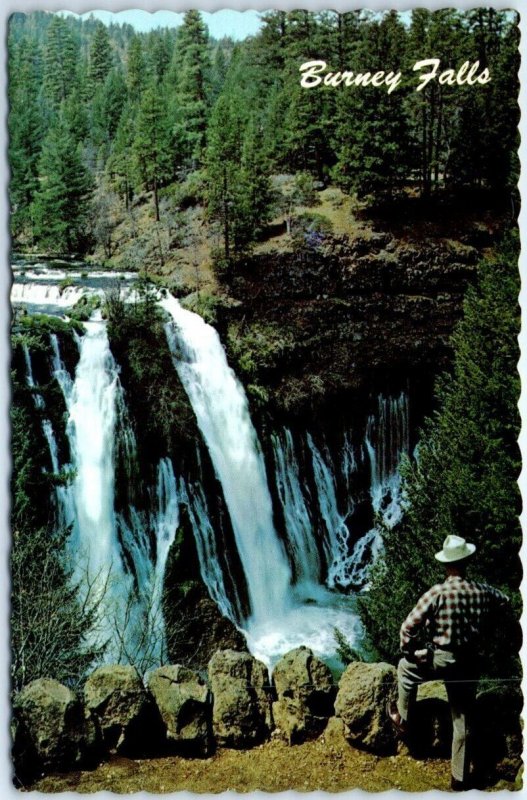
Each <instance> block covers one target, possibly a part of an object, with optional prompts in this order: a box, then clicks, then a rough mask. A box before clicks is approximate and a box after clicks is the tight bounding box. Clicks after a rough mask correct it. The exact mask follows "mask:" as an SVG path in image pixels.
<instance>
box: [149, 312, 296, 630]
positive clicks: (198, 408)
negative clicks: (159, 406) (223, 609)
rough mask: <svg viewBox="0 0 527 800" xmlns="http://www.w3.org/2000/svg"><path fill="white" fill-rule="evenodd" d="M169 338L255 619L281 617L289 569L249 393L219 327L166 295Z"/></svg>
mask: <svg viewBox="0 0 527 800" xmlns="http://www.w3.org/2000/svg"><path fill="white" fill-rule="evenodd" d="M161 305H162V306H163V307H164V308H165V309H166V311H168V313H169V314H170V315H171V316H172V319H173V324H168V325H167V326H166V333H167V339H168V344H169V347H170V350H171V353H172V356H173V360H174V365H175V368H176V370H177V372H178V375H179V378H180V380H181V383H182V384H183V386H184V388H185V391H186V392H187V394H188V396H189V400H190V402H191V405H192V407H193V409H194V413H195V414H196V418H197V421H198V425H199V428H200V430H201V432H202V434H203V438H204V440H205V443H206V445H207V448H208V450H209V453H210V456H211V460H212V463H213V465H214V469H215V470H216V473H217V475H218V478H219V480H220V482H221V485H222V488H223V494H224V497H225V502H226V504H227V508H228V510H229V514H230V518H231V522H232V527H233V531H234V535H235V539H236V546H237V549H238V553H239V556H240V560H241V562H242V566H243V569H244V572H245V577H246V579H247V587H248V592H249V602H250V607H251V623H250V624H251V625H252V624H255V625H262V624H264V625H265V623H266V622H268V621H270V620H274V619H279V618H280V617H281V616H282V615H283V614H284V613H285V612H286V611H287V609H288V607H289V606H290V592H289V587H290V583H291V571H290V568H289V564H288V561H287V558H286V554H285V550H284V547H283V545H282V543H281V541H280V540H279V538H278V536H277V533H276V531H275V528H274V524H273V509H272V503H271V496H270V493H269V488H268V486H267V478H266V474H265V465H264V460H263V455H262V452H261V449H260V445H259V442H258V438H257V435H256V431H255V429H254V427H253V424H252V422H251V417H250V414H249V407H248V404H247V399H246V397H245V393H244V391H243V388H242V386H241V384H240V383H239V381H238V380H237V379H236V376H235V375H234V373H233V371H232V370H231V369H230V367H229V366H228V364H227V359H226V356H225V352H224V350H223V347H222V345H221V342H220V339H219V336H218V334H217V332H216V331H215V330H214V328H212V327H211V326H210V325H207V324H206V322H205V321H204V320H203V319H202V318H201V317H200V316H198V315H197V314H194V313H192V312H191V311H186V310H185V309H183V308H181V306H180V305H179V303H178V302H177V300H175V299H174V298H167V299H165V300H163V301H162V302H161Z"/></svg>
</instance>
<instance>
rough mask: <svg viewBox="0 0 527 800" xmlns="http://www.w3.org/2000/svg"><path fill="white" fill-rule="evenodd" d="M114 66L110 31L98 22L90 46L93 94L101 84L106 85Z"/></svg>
mask: <svg viewBox="0 0 527 800" xmlns="http://www.w3.org/2000/svg"><path fill="white" fill-rule="evenodd" d="M112 66H113V55H112V45H111V43H110V37H109V35H108V29H107V28H106V25H103V23H102V22H97V25H96V27H95V33H94V34H93V37H92V40H91V44H90V56H89V68H88V76H89V82H90V86H91V91H92V93H93V92H95V90H96V89H97V86H98V85H99V84H102V83H104V81H105V80H106V77H107V75H108V73H109V72H110V70H111V68H112Z"/></svg>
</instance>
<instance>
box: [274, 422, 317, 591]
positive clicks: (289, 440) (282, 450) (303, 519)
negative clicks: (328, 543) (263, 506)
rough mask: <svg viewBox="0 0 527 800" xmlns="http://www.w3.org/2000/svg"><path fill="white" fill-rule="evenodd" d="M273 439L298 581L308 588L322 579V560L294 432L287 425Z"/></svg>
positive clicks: (281, 500)
mask: <svg viewBox="0 0 527 800" xmlns="http://www.w3.org/2000/svg"><path fill="white" fill-rule="evenodd" d="M271 439H272V444H273V453H274V459H275V464H276V478H275V480H276V486H277V489H278V496H279V498H280V502H281V504H282V508H283V512H284V520H285V526H286V530H287V534H288V541H289V547H290V552H291V557H292V559H293V564H294V568H295V577H296V584H297V586H298V585H301V586H304V587H305V589H306V590H307V591H308V592H309V590H310V587H313V586H317V585H318V584H319V583H320V575H321V564H320V555H319V552H318V547H317V544H316V541H315V538H314V536H313V520H312V518H311V514H310V512H309V507H308V502H306V499H305V498H304V492H303V491H302V483H301V479H300V469H299V466H298V462H297V459H296V456H295V448H294V441H293V435H292V433H291V431H290V430H288V429H287V428H285V429H284V432H283V435H282V436H279V435H278V434H274V435H273V436H272V437H271Z"/></svg>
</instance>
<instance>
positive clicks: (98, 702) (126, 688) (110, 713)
mask: <svg viewBox="0 0 527 800" xmlns="http://www.w3.org/2000/svg"><path fill="white" fill-rule="evenodd" d="M84 701H85V704H86V708H87V709H88V711H89V712H90V714H91V715H92V717H93V719H94V720H95V722H96V724H97V726H98V728H99V730H100V733H101V737H102V740H103V742H104V747H105V749H106V750H107V751H109V752H119V753H127V754H129V755H130V754H135V753H137V752H145V750H148V748H149V747H153V748H155V747H158V746H159V741H160V738H161V723H160V719H159V715H158V713H157V711H156V709H155V706H154V704H153V702H152V698H151V697H150V695H149V694H148V693H147V691H146V689H145V687H144V686H143V682H142V680H141V678H140V677H139V675H138V673H137V671H136V670H135V669H134V667H131V666H123V665H109V666H104V667H99V668H98V669H96V670H95V672H93V673H92V674H91V675H90V677H89V678H88V680H87V681H86V683H85V686H84Z"/></svg>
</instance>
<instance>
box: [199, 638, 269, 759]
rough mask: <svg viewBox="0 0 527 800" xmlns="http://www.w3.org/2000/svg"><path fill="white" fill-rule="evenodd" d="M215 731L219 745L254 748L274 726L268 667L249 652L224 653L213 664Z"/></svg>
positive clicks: (224, 651) (212, 682) (210, 663)
mask: <svg viewBox="0 0 527 800" xmlns="http://www.w3.org/2000/svg"><path fill="white" fill-rule="evenodd" d="M209 681H210V687H211V691H212V694H213V697H214V700H213V712H212V728H213V732H214V736H215V738H216V741H217V743H218V745H219V746H223V747H236V748H241V747H250V746H252V745H255V744H258V743H259V742H262V741H263V740H264V739H266V738H267V737H268V735H269V733H270V730H271V727H272V721H271V701H270V696H269V691H268V687H269V674H268V672H267V667H265V665H264V664H262V663H261V662H260V661H257V660H256V659H255V658H253V656H251V655H250V654H249V653H239V652H236V651H234V650H220V651H218V652H217V653H215V654H214V655H213V657H212V658H211V660H210V662H209Z"/></svg>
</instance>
